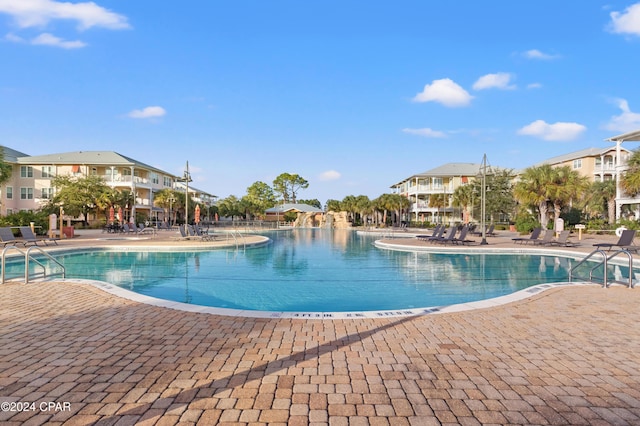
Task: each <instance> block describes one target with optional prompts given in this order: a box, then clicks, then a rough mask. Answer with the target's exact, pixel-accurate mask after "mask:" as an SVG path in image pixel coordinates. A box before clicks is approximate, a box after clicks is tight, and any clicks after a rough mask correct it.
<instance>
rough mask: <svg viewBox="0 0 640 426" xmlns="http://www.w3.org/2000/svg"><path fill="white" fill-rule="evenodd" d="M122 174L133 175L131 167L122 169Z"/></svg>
mask: <svg viewBox="0 0 640 426" xmlns="http://www.w3.org/2000/svg"><path fill="white" fill-rule="evenodd" d="M122 176H131V169H122Z"/></svg>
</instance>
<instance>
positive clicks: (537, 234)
mask: <svg viewBox="0 0 640 426" xmlns="http://www.w3.org/2000/svg"><path fill="white" fill-rule="evenodd" d="M540 233H542V228H540V227H537V228H533V231H531V235H529V237H526V238H525V237H518V238H512V239H511V241H513V242H514V243H515V244H518V243H520V244H528V243H530V242H532V241H535V240H537V239H538V238H539V237H540Z"/></svg>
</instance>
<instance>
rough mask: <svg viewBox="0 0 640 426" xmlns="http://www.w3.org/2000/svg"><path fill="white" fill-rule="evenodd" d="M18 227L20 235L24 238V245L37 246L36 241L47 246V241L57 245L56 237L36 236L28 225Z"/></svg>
mask: <svg viewBox="0 0 640 426" xmlns="http://www.w3.org/2000/svg"><path fill="white" fill-rule="evenodd" d="M18 229H20V234H21V235H22V238H23V240H24V245H25V247H26V245H27V244H33V245H36V246H37V245H38V243H44V245H45V246H48V245H49V243H54V244H55V245H58V239H57V238H51V237H37V236H36V234H34V233H33V231H32V230H31V228H30V227H28V226H20V227H19V228H18Z"/></svg>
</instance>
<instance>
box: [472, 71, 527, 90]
mask: <svg viewBox="0 0 640 426" xmlns="http://www.w3.org/2000/svg"><path fill="white" fill-rule="evenodd" d="M512 78H513V75H512V74H509V73H507V72H498V73H495V74H487V75H483V76H482V77H480V78H479V79H478V80H477V81H476V82H475V83H473V90H485V89H501V90H511V89H515V88H516V86H515V85H513V84H510V83H511V79H512Z"/></svg>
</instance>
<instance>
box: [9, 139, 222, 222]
mask: <svg viewBox="0 0 640 426" xmlns="http://www.w3.org/2000/svg"><path fill="white" fill-rule="evenodd" d="M2 149H3V151H4V161H5V162H6V163H8V164H10V165H11V166H12V168H13V170H12V174H11V179H10V180H9V181H8V182H6V183H5V184H4V185H3V186H2V188H1V194H2V195H1V198H0V201H1V204H0V214H2V215H7V214H11V213H13V212H17V211H21V210H38V209H39V208H41V207H42V206H43V205H45V204H46V203H48V202H49V200H50V199H51V198H52V197H53V196H54V192H55V189H54V188H53V186H52V180H53V178H55V177H56V176H62V175H71V176H78V177H80V176H100V177H102V179H103V180H104V181H105V183H106V184H107V185H109V186H111V187H112V188H115V189H120V190H129V191H131V193H132V194H134V200H135V201H134V204H133V206H132V207H131V210H129V211H126V212H123V213H124V215H125V217H124V218H123V219H124V220H129V218H130V217H136V214H137V213H140V214H141V215H143V216H147V217H149V218H154V217H158V215H160V217H162V214H163V210H162V209H161V208H158V207H155V206H154V205H153V200H154V194H155V193H156V192H158V191H160V190H162V189H166V188H169V189H173V188H175V185H176V184H177V182H176V180H177V179H178V177H177V176H175V175H173V174H171V173H168V172H166V171H164V170H160V169H158V168H156V167H153V166H150V165H148V164H145V163H143V162H140V161H138V160H134V159H132V158H130V157H127V156H124V155H122V154H119V153H117V152H113V151H77V152H66V153H58V154H48V155H37V156H30V155H27V154H24V153H22V152H19V151H16V150H13V149H11V148H8V147H2ZM178 190H179V188H178ZM189 193H191V194H192V195H193V191H192V190H191V188H189ZM197 195H198V197H200V198H201V199H207V200H210V199H212V197H213V196H211V195H210V194H207V193H206V192H204V191H198V193H197ZM88 219H89V221H91V220H95V219H97V218H95V217H90V218H88Z"/></svg>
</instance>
